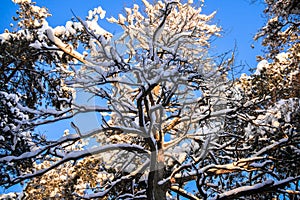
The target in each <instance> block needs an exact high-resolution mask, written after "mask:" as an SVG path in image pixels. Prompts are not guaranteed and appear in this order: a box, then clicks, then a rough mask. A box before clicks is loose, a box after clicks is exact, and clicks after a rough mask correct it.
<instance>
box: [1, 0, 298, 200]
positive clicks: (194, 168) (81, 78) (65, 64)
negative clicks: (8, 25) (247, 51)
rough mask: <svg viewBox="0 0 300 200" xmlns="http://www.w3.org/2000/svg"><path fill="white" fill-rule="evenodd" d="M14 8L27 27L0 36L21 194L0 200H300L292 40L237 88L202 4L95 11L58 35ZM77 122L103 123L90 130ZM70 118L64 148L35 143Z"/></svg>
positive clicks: (25, 6) (9, 178)
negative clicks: (91, 117) (117, 30)
mask: <svg viewBox="0 0 300 200" xmlns="http://www.w3.org/2000/svg"><path fill="white" fill-rule="evenodd" d="M14 2H15V3H17V4H19V5H20V10H19V11H18V17H16V18H15V20H16V22H17V23H18V27H19V29H18V31H16V32H9V31H5V33H2V34H0V49H1V50H2V51H1V78H2V79H1V81H0V84H1V91H0V96H1V104H0V106H1V111H0V114H1V115H0V116H1V122H0V130H1V135H0V149H1V151H0V166H1V176H0V184H1V185H2V186H3V187H9V186H12V185H15V184H22V185H23V186H24V190H23V191H22V192H18V193H17V194H6V195H5V196H2V197H3V198H24V199H30V198H37V199H44V198H57V199H177V198H178V197H179V196H181V197H186V198H188V199H233V198H240V199H248V198H251V199H261V198H273V197H287V198H297V197H299V193H300V192H299V191H300V190H299V179H300V176H299V169H298V168H299V158H298V157H299V154H300V146H299V141H300V138H299V121H300V120H299V108H300V106H299V104H300V101H299V92H298V91H297V90H299V89H298V86H299V65H296V64H295V63H299V60H300V59H299V57H300V56H299V51H298V50H299V45H298V44H297V43H296V44H295V45H293V46H292V47H291V48H289V49H286V50H287V53H281V54H278V55H277V59H274V60H272V61H267V60H264V61H262V62H261V63H259V65H258V66H257V70H256V72H255V73H254V74H253V75H250V76H248V75H245V74H243V75H242V76H241V77H240V78H238V79H232V78H228V77H229V76H228V69H229V68H230V67H231V65H232V64H233V63H232V62H231V61H230V60H231V59H228V60H227V58H226V56H225V57H221V56H220V57H212V56H211V55H210V53H209V48H210V43H211V39H212V38H214V37H217V36H219V34H220V31H221V29H220V27H218V26H216V25H214V24H211V19H213V17H214V15H215V13H212V14H210V15H206V14H202V12H201V6H202V4H201V5H200V6H199V7H197V6H195V5H196V4H194V3H193V1H188V2H180V1H158V2H157V3H154V4H152V3H150V2H148V1H146V0H142V3H141V4H139V5H137V4H134V5H133V7H132V8H125V9H124V13H123V14H119V16H118V17H117V18H115V17H110V18H105V15H106V12H105V11H104V10H103V9H102V8H101V7H98V8H95V9H93V10H91V11H89V13H88V16H87V17H86V18H85V19H83V18H81V17H79V16H76V17H75V19H74V20H72V21H68V22H67V23H66V25H65V26H58V27H54V28H53V27H51V26H50V25H49V24H48V22H47V17H48V16H49V15H50V14H49V13H48V11H47V9H46V8H42V7H38V6H36V5H35V3H32V2H31V1H30V0H18V1H17V0H15V1H14ZM197 5H198V4H197ZM106 19H107V20H108V21H109V22H110V23H112V24H114V25H117V26H120V27H121V28H122V34H121V35H120V36H118V37H116V36H114V35H113V34H111V33H110V32H109V31H106V30H104V29H103V28H102V27H101V20H106ZM14 45H15V46H14ZM297 45H298V46H297ZM14 47H18V48H14ZM83 49H84V50H83ZM28 52H30V53H28ZM25 72H26V73H25ZM29 72H30V73H29ZM21 74H23V75H24V76H21ZM297 81H298V82H297ZM19 83H24V84H27V85H28V87H22V85H20V84H19ZM37 86H38V87H37ZM2 88H3V89H2ZM80 91H84V93H83V92H80ZM84 94H88V96H89V97H93V98H94V99H95V101H94V102H95V103H94V104H93V105H91V104H89V103H88V100H87V101H86V102H82V101H77V100H76V99H77V98H78V97H80V95H84ZM81 113H96V116H97V117H98V119H99V124H98V125H97V126H96V127H91V128H90V130H88V131H83V130H81V129H80V127H79V126H78V124H76V120H75V118H74V117H76V116H77V115H80V114H81ZM65 119H69V120H71V121H72V122H71V126H72V129H71V130H66V131H65V132H64V133H62V134H63V136H62V137H61V138H60V139H57V140H48V139H47V137H45V136H42V135H39V134H37V133H35V128H36V127H38V126H40V125H43V124H53V126H55V123H56V122H59V121H63V120H65ZM49 132H50V133H51V130H49ZM291 169H293V170H291Z"/></svg>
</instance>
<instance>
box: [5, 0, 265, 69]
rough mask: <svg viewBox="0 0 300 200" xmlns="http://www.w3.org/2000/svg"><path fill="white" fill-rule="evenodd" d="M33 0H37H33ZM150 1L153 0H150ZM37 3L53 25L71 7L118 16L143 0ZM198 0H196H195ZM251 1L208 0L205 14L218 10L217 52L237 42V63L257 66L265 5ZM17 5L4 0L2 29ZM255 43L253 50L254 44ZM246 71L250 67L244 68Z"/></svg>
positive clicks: (78, 11) (69, 14)
mask: <svg viewBox="0 0 300 200" xmlns="http://www.w3.org/2000/svg"><path fill="white" fill-rule="evenodd" d="M32 1H34V0H32ZM148 1H149V2H151V0H148ZM36 2H37V5H38V6H45V7H47V8H49V10H50V12H51V13H52V15H53V16H52V17H50V18H49V22H50V26H53V27H55V26H57V25H64V24H65V22H66V21H67V20H69V19H71V17H72V16H73V14H72V12H71V10H73V11H74V13H75V14H76V15H78V16H81V17H82V18H83V17H85V16H86V14H87V12H88V10H90V9H92V8H94V7H97V6H99V5H101V6H102V8H103V9H105V10H106V11H107V15H106V16H107V17H110V16H115V17H117V14H118V13H121V12H124V10H123V7H130V6H131V5H132V4H133V3H138V4H140V3H141V0H132V1H130V0H86V1H82V0H63V1H59V0H36ZM194 2H197V0H194ZM250 2H251V0H227V1H225V0H206V1H205V7H204V9H203V12H204V13H206V14H209V13H211V12H212V11H214V10H216V11H217V15H216V18H215V19H214V22H216V23H217V24H218V25H220V26H222V27H223V30H224V32H223V37H222V38H219V39H217V40H216V41H214V43H213V47H214V48H215V50H216V52H219V53H221V52H224V51H227V50H230V49H233V48H234V46H235V44H236V45H237V59H236V61H237V62H238V63H240V62H243V63H247V64H248V65H249V66H250V67H255V66H256V59H255V57H256V55H258V54H261V51H260V44H259V43H254V42H253V40H252V38H253V36H254V35H255V33H256V32H257V30H258V29H259V28H260V27H261V26H262V25H263V24H264V21H265V19H264V18H263V17H262V10H263V4H261V3H259V1H257V3H254V4H251V3H250ZM17 8H18V6H17V5H15V4H14V3H12V1H11V0H1V5H0V31H1V32H3V30H4V29H5V28H6V27H9V24H10V23H11V22H13V21H12V19H11V18H12V16H16V15H15V10H16V9H17ZM102 26H103V27H104V28H106V29H107V30H109V31H110V32H112V33H116V32H117V31H118V30H116V29H115V27H112V26H111V25H110V24H109V23H104V22H103V24H102ZM253 43H254V45H255V48H254V49H251V48H250V46H251V44H253ZM245 72H247V70H245Z"/></svg>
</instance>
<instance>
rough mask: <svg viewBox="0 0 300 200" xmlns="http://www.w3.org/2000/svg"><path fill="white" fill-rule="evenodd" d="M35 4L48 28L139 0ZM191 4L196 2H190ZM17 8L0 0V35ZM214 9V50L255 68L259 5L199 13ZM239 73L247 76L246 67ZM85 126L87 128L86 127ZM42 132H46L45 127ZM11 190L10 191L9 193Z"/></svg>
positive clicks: (219, 4) (218, 4) (222, 0)
mask: <svg viewBox="0 0 300 200" xmlns="http://www.w3.org/2000/svg"><path fill="white" fill-rule="evenodd" d="M32 1H34V0H32ZM36 2H37V5H38V6H45V7H47V8H48V9H49V10H50V13H52V17H50V18H49V19H48V21H49V25H50V26H52V27H55V26H58V25H65V22H66V21H68V20H70V19H71V18H72V16H73V14H72V12H71V10H73V11H74V13H75V14H76V15H78V16H80V17H82V18H84V17H85V16H86V15H87V12H88V10H90V9H93V8H94V7H98V6H99V5H100V6H102V8H103V9H104V10H106V11H107V14H106V17H110V16H115V17H117V14H118V13H122V12H124V10H123V7H130V6H131V5H132V4H133V3H138V4H140V3H141V0H132V1H130V0H85V1H83V0H61V1H59V0H36ZM149 2H151V0H149ZM194 2H197V1H196V0H194ZM17 9H18V6H17V5H15V4H14V3H12V1H11V0H1V5H0V32H1V33H2V32H3V31H4V29H5V28H9V25H10V23H13V20H12V16H16V14H15V11H16V10H17ZM215 10H216V11H217V15H216V18H215V19H214V22H215V23H217V24H218V25H219V26H221V27H222V28H223V37H222V38H219V39H217V40H216V41H214V42H213V44H212V46H213V48H214V51H215V52H216V53H222V52H224V51H228V50H231V49H233V48H234V46H235V45H237V56H236V62H237V64H239V63H240V62H242V63H244V64H247V65H248V67H255V66H256V59H255V57H256V55H261V54H262V52H261V48H260V44H259V43H255V42H254V41H253V39H252V38H253V36H254V35H255V33H256V32H257V30H258V29H259V28H260V27H261V26H262V25H263V24H264V22H265V19H264V18H263V17H262V10H263V5H262V4H259V3H255V4H251V3H250V0H206V2H205V7H204V8H203V13H204V14H209V13H211V12H213V11H215ZM102 26H103V27H104V28H105V29H107V30H108V31H110V32H112V33H117V32H118V30H117V29H116V27H112V26H111V25H110V24H109V23H103V24H102ZM251 44H254V45H255V48H254V49H252V48H251V47H250V46H251ZM243 72H246V73H248V72H247V68H246V69H244V70H243ZM248 74H249V73H248ZM57 125H58V126H56V127H57V128H56V130H55V131H56V132H60V133H59V134H58V135H62V133H63V130H64V129H65V128H66V124H65V123H63V122H60V123H59V124H57ZM50 126H51V125H49V127H48V128H50ZM87 126H88V127H91V126H89V125H88V124H87ZM43 129H44V130H47V127H44V128H43ZM52 131H53V127H52ZM14 190H15V189H14V188H12V189H11V191H14ZM1 192H3V191H1V190H0V194H1ZM6 192H8V191H6Z"/></svg>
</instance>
